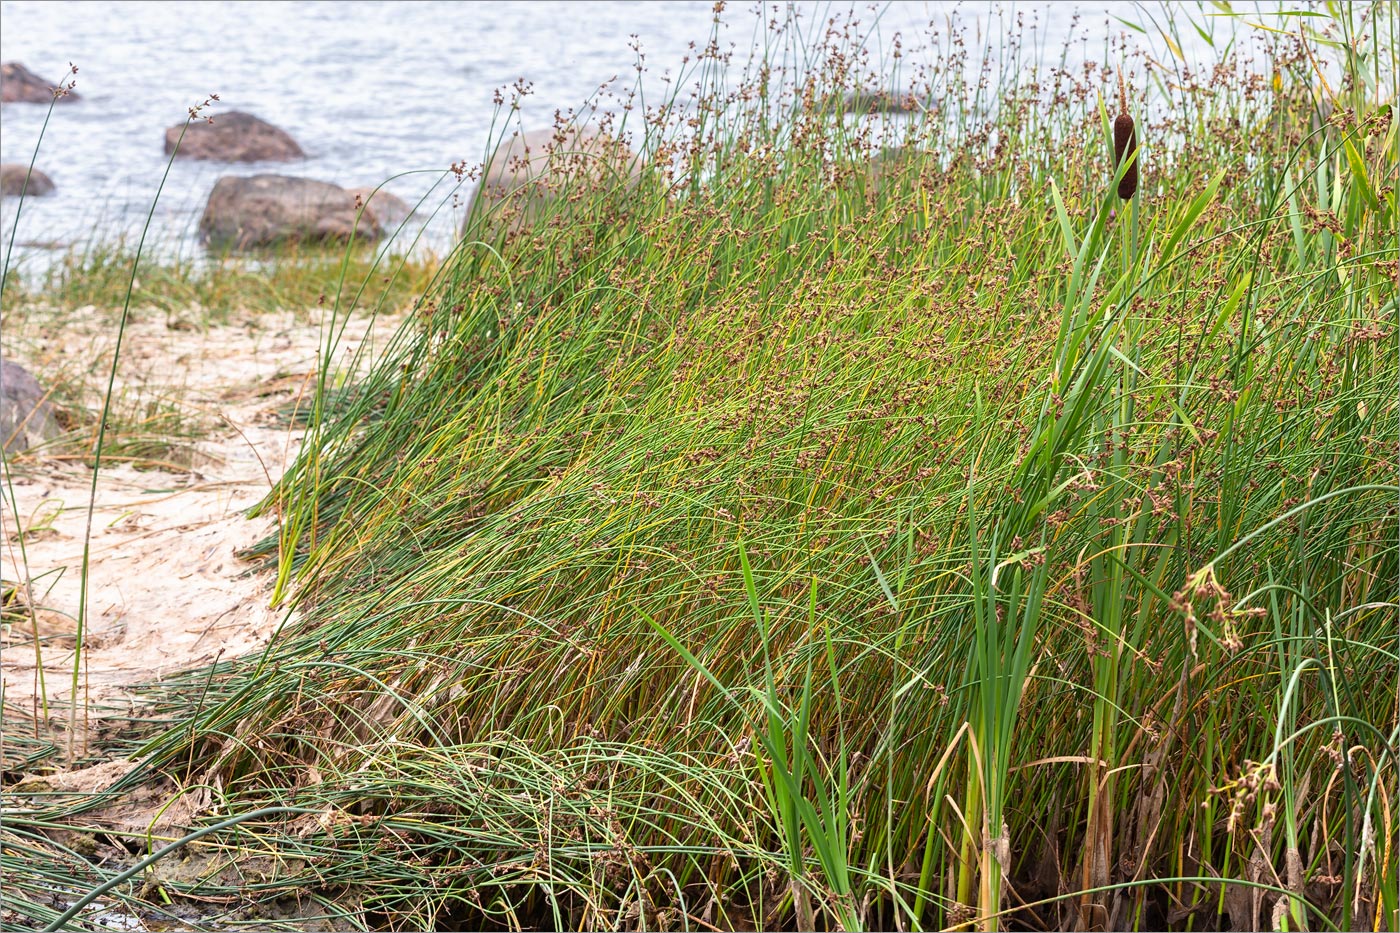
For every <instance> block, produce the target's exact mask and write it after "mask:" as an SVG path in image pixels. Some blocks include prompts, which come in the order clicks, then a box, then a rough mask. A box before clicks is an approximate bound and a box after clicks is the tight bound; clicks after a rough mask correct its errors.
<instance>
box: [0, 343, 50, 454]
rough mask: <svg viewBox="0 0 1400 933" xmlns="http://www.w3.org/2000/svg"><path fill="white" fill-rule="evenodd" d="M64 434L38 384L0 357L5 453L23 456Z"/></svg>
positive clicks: (1, 432)
mask: <svg viewBox="0 0 1400 933" xmlns="http://www.w3.org/2000/svg"><path fill="white" fill-rule="evenodd" d="M62 433H63V428H62V427H61V426H60V425H59V423H58V420H57V419H56V418H55V417H54V408H53V405H51V404H50V403H49V400H48V393H47V392H45V391H44V388H43V387H42V386H41V385H39V381H38V380H37V379H35V378H34V377H33V376H31V375H30V374H29V370H27V369H25V368H24V367H23V366H21V365H20V364H18V363H16V362H15V361H14V360H7V359H5V358H4V357H0V443H3V444H4V447H5V452H6V453H20V452H21V451H25V450H28V449H29V448H31V447H38V446H39V445H41V444H45V443H48V442H49V441H52V440H54V439H55V438H57V437H58V436H59V435H61V434H62Z"/></svg>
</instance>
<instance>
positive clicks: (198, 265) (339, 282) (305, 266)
mask: <svg viewBox="0 0 1400 933" xmlns="http://www.w3.org/2000/svg"><path fill="white" fill-rule="evenodd" d="M135 259H136V249H135V247H134V246H132V245H131V244H130V243H128V242H126V241H125V240H123V239H120V238H118V239H115V240H103V241H95V242H93V243H90V244H87V245H84V246H81V247H75V248H73V249H70V250H68V251H67V252H65V253H63V254H62V255H61V256H59V257H57V258H56V259H55V260H54V261H53V262H51V263H50V264H49V265H48V266H46V267H45V268H44V270H43V271H42V273H39V274H33V275H22V274H21V272H20V270H18V269H16V270H13V271H12V272H11V273H10V277H9V281H8V282H7V283H6V293H5V298H6V306H7V309H9V308H13V309H15V311H16V313H19V312H22V311H23V310H25V309H27V308H29V307H42V308H77V307H83V306H86V305H91V306H93V307H96V308H99V309H113V308H121V307H123V306H124V304H125V303H126V299H127V286H128V285H129V284H131V285H132V289H131V303H132V307H134V308H138V309H155V310H157V311H160V312H163V313H165V314H167V315H169V316H170V317H171V320H172V321H175V322H177V326H195V327H202V326H205V325H208V324H217V323H222V322H226V321H228V320H229V319H230V317H231V316H233V315H236V314H244V313H250V312H252V313H256V312H264V311H288V310H290V311H307V312H317V311H318V310H319V309H320V308H321V307H322V306H324V305H325V304H327V302H328V301H332V300H334V299H335V298H336V296H337V295H338V294H339V293H340V292H341V291H342V290H343V289H344V287H345V283H354V284H355V286H356V289H357V290H358V291H359V294H358V296H356V297H357V301H356V304H357V306H358V307H361V308H366V309H368V308H378V309H382V310H385V311H396V310H401V309H403V308H406V307H409V306H410V305H412V304H414V303H415V302H416V301H417V300H418V299H419V298H420V297H421V296H422V295H423V294H424V292H425V291H427V289H428V286H429V284H430V283H431V282H432V280H433V278H434V276H435V275H436V273H437V271H438V267H439V264H440V262H439V260H438V258H437V257H435V256H432V255H426V254H425V255H418V254H414V255H413V256H412V257H408V256H403V255H396V254H393V253H389V254H384V255H378V254H376V253H375V251H374V250H373V249H371V248H369V247H365V246H362V245H361V246H358V247H356V248H355V249H353V250H350V251H349V252H348V253H347V252H346V251H344V250H332V249H330V248H327V247H322V246H316V245H314V244H313V245H299V244H295V243H292V244H287V245H285V246H281V247H278V248H277V249H274V250H263V251H260V252H258V253H249V254H243V255H240V254H229V255H209V256H180V255H178V254H168V255H165V256H163V257H160V258H157V259H154V260H152V259H150V258H144V259H142V261H141V264H140V272H139V274H138V275H137V277H136V280H135V283H134V284H132V278H131V268H132V264H133V262H134V261H135ZM344 297H345V298H346V300H347V301H348V300H349V299H350V297H351V296H350V295H346V296H344Z"/></svg>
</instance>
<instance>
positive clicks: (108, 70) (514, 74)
mask: <svg viewBox="0 0 1400 933" xmlns="http://www.w3.org/2000/svg"><path fill="white" fill-rule="evenodd" d="M764 9H765V11H767V12H768V13H769V15H771V13H772V11H773V10H774V9H775V8H774V7H773V6H772V5H771V4H770V5H768V6H767V7H765V8H764ZM797 9H798V11H799V12H800V13H801V15H802V16H804V17H806V18H807V21H808V22H809V24H811V27H812V28H813V29H814V30H815V28H816V24H817V23H818V22H820V21H822V19H824V18H825V17H826V16H829V15H833V14H841V13H850V12H851V11H853V10H854V15H855V17H856V18H857V19H859V20H862V21H864V22H866V23H876V22H878V30H877V32H876V33H875V40H874V41H875V42H876V43H877V44H879V45H881V46H883V47H886V48H888V47H889V43H890V42H892V41H893V37H894V35H895V34H896V33H900V34H901V36H902V40H901V44H902V46H903V48H904V50H905V51H906V53H910V54H913V55H918V54H919V52H918V49H919V47H920V36H921V35H927V32H928V28H929V23H930V22H943V21H944V20H945V19H946V17H949V16H957V17H960V18H961V19H963V20H964V21H966V22H968V23H969V24H975V28H976V29H977V30H980V31H982V32H983V33H984V34H985V32H987V31H988V30H990V31H991V32H992V33H993V34H996V33H997V32H999V31H1001V30H1003V29H1005V28H1006V20H1007V19H1008V18H1010V17H1014V16H1015V15H1017V14H1018V13H1020V14H1021V15H1023V16H1025V17H1026V23H1027V24H1029V23H1030V22H1031V21H1032V19H1033V18H1035V19H1036V20H1037V21H1038V23H1039V26H1038V32H1037V34H1036V35H1037V36H1038V37H1039V38H1038V40H1037V41H1039V42H1042V43H1043V45H1044V48H1045V49H1046V50H1047V54H1049V53H1053V54H1054V56H1055V57H1056V58H1057V59H1058V56H1059V51H1060V46H1061V44H1062V41H1063V39H1064V37H1065V36H1066V35H1068V34H1069V30H1070V24H1071V17H1072V15H1073V13H1074V11H1075V9H1076V7H1074V6H1071V5H1070V4H1059V5H1056V6H1054V7H1050V8H1046V7H1044V6H1042V5H1039V4H1036V5H1029V4H1022V5H1018V6H1000V5H999V6H997V7H993V6H991V5H989V4H985V3H981V4H979V3H963V4H955V3H941V2H917V3H916V2H906V3H892V4H888V5H885V6H881V7H878V8H877V7H874V6H860V7H850V6H834V5H828V4H817V3H804V4H798V5H797ZM1078 9H1079V10H1080V11H1082V12H1083V14H1084V15H1083V18H1082V20H1081V21H1080V23H1079V26H1078V28H1077V30H1076V33H1075V34H1076V35H1077V36H1080V35H1082V36H1084V37H1085V39H1086V41H1085V44H1084V45H1083V46H1082V47H1081V48H1082V49H1083V50H1084V51H1085V52H1087V54H1089V55H1090V56H1099V55H1101V54H1102V49H1103V40H1104V37H1105V36H1107V35H1109V34H1110V33H1114V34H1116V33H1118V32H1121V31H1123V30H1124V27H1122V25H1121V24H1119V23H1118V22H1116V21H1115V20H1114V19H1113V18H1112V17H1113V16H1122V17H1124V18H1127V19H1132V20H1134V21H1138V22H1142V21H1144V10H1146V11H1149V12H1150V11H1152V10H1153V7H1152V6H1151V5H1148V6H1146V7H1143V8H1138V7H1136V6H1135V5H1134V4H1130V3H1105V2H1099V3H1084V4H1081V5H1079V7H1078ZM1156 12H1157V14H1158V15H1160V13H1161V10H1160V9H1158V10H1157V11H1156ZM723 18H724V23H725V25H724V27H723V28H722V30H721V33H720V34H721V37H722V41H723V42H725V43H732V45H733V46H734V47H735V48H736V50H737V52H738V55H739V56H743V55H746V54H747V50H748V49H749V48H750V47H751V45H752V42H753V37H754V32H755V24H756V22H757V20H756V14H755V12H754V8H753V7H749V6H741V5H739V4H733V5H731V6H730V7H729V8H728V9H727V10H726V12H725V13H724V17H723ZM712 19H713V9H712V4H711V3H709V2H685V0H680V2H667V3H654V2H648V3H638V2H620V0H609V2H592V3H588V2H530V3H490V2H476V3H459V2H443V0H428V2H400V0H392V2H349V3H342V2H288V0H276V2H242V3H180V2H149V3H147V2H104V3H78V2H69V3H64V2H22V0H5V2H4V3H3V4H0V23H2V24H3V29H2V30H0V58H3V60H5V61H20V62H23V63H24V64H25V65H27V66H28V67H29V68H30V69H31V70H33V71H35V72H37V73H38V74H39V75H40V76H42V77H43V78H45V79H46V80H50V81H58V80H60V79H61V78H62V77H63V75H64V72H65V70H66V68H67V65H68V63H69V62H73V63H75V64H76V65H77V66H78V68H79V73H78V75H77V82H78V83H77V91H78V92H79V93H80V94H81V95H82V100H81V101H79V102H76V103H72V104H60V105H59V106H57V107H56V108H54V112H53V117H52V120H51V121H50V123H49V126H48V129H47V131H46V132H45V133H44V137H43V144H42V147H41V149H40V152H39V158H38V162H37V163H36V164H37V167H38V168H40V169H42V170H43V171H44V172H46V173H47V174H48V175H49V176H50V177H51V178H52V179H53V180H54V183H55V184H56V186H57V193H56V194H55V195H54V196H52V197H47V198H40V199H34V200H27V201H26V202H25V204H24V207H23V209H22V215H21V217H20V225H19V230H18V233H17V235H16V237H15V242H16V245H17V247H18V248H17V249H16V255H17V257H18V258H19V259H20V260H21V263H22V267H23V268H29V269H33V268H35V267H36V266H38V267H42V266H43V265H44V264H45V263H46V262H47V261H48V260H47V259H46V257H49V256H52V255H54V254H55V251H56V250H58V249H62V248H66V247H74V246H76V247H82V246H83V244H85V243H87V242H89V241H93V240H96V241H110V240H111V239H113V238H114V237H115V236H117V235H122V234H125V235H127V236H135V235H136V234H137V233H139V230H140V227H141V225H142V223H143V222H144V220H145V217H146V213H147V211H148V210H149V209H150V207H151V203H152V200H153V198H154V196H155V193H156V189H157V186H158V184H159V182H160V179H161V175H162V173H163V172H164V171H165V167H166V161H167V160H166V156H165V154H164V152H163V150H162V146H163V139H164V130H165V128H166V127H168V126H172V125H175V124H177V123H180V122H182V121H183V120H184V118H185V116H186V112H187V109H188V108H189V107H190V106H192V105H194V104H197V103H199V102H200V101H202V100H203V99H204V98H205V97H206V96H207V95H208V94H210V93H211V92H212V93H217V94H219V95H220V97H221V99H222V100H221V103H220V104H218V105H216V106H215V108H214V109H213V110H212V111H211V112H212V113H213V114H215V116H216V117H217V114H218V113H219V112H220V110H235V109H236V110H246V111H249V112H252V113H254V114H257V115H258V116H260V117H262V118H264V119H266V120H268V121H270V122H271V123H273V124H275V125H277V126H279V127H281V128H283V129H285V130H287V131H288V132H290V133H291V134H292V136H293V137H295V138H296V139H297V140H298V142H300V144H301V145H302V147H303V148H304V149H305V150H306V152H307V154H308V157H307V159H306V160H305V161H304V162H297V163H289V164H278V165H258V164H234V165H226V164H211V163H201V162H192V161H183V160H182V161H179V162H177V163H176V164H175V165H174V167H173V168H172V170H171V172H170V176H169V180H168V181H167V183H166V186H165V190H164V193H163V194H162V195H161V198H160V200H159V202H158V203H157V206H156V217H155V222H154V225H153V231H154V236H155V239H156V242H157V243H158V244H159V248H160V249H163V250H167V251H168V250H176V251H179V252H182V253H185V252H187V253H189V254H197V253H198V250H199V246H198V241H197V238H196V236H195V225H196V223H197V222H198V218H199V214H200V212H201V211H202V209H203V205H204V201H205V199H206V198H207V196H208V193H209V190H210V188H211V187H212V186H213V184H214V181H215V180H216V179H217V178H218V177H219V176H220V175H224V174H237V175H251V174H256V173H258V172H264V171H271V172H278V173H283V174H295V175H304V176H307V177H311V178H317V179H320V180H324V181H331V182H334V183H336V184H340V185H344V186H346V187H355V186H360V185H371V186H372V185H377V184H379V183H381V182H384V181H385V180H386V179H390V178H392V177H393V176H396V175H400V174H401V173H405V172H418V173H419V174H414V175H409V176H407V177H402V178H397V179H395V180H392V181H390V182H389V183H388V184H387V185H386V187H387V188H388V190H391V191H393V192H394V193H396V194H398V195H400V196H402V197H404V198H406V199H408V200H410V201H414V200H416V198H417V197H418V196H419V195H421V194H423V193H424V192H425V191H427V190H428V189H429V188H430V187H431V186H432V185H433V184H434V183H435V182H438V181H439V180H440V179H441V177H442V173H443V171H444V170H445V169H446V168H447V166H449V165H450V164H451V163H453V162H456V161H466V162H468V163H479V162H480V161H481V160H482V159H483V158H484V156H485V155H486V151H485V149H486V146H487V143H488V140H489V135H490V129H491V126H492V121H493V117H495V115H496V113H497V108H496V106H495V104H494V103H493V100H492V98H493V93H494V92H495V90H496V89H497V88H500V87H503V86H507V85H510V84H512V83H514V82H516V81H517V80H519V79H521V78H524V79H526V80H527V81H529V82H532V84H533V91H532V93H531V94H530V96H529V97H527V98H526V99H525V103H524V107H523V109H522V113H521V122H522V123H523V124H524V125H525V126H526V127H527V128H531V127H535V126H540V125H548V124H549V123H550V122H552V119H553V114H554V112H555V110H556V109H567V108H570V107H577V106H579V105H580V104H581V103H582V102H583V101H585V100H586V99H587V98H589V97H590V96H591V95H593V94H594V93H595V92H596V91H597V89H598V88H599V87H600V86H602V85H605V84H607V83H608V82H610V81H613V80H614V79H616V80H617V86H620V87H624V88H625V87H630V86H631V84H632V82H633V80H634V78H635V72H634V71H633V68H634V65H635V63H636V55H635V53H634V52H633V50H632V48H631V47H630V44H631V41H632V40H631V39H630V38H629V37H631V36H633V35H635V36H637V37H638V40H639V41H640V44H641V48H642V50H643V52H644V53H645V56H646V68H647V72H646V74H645V76H644V86H647V87H651V88H657V89H659V88H661V87H663V86H664V84H663V82H664V80H665V78H666V77H667V76H668V74H669V75H674V74H675V73H676V72H677V70H678V69H679V68H681V63H682V59H683V58H684V56H685V55H686V53H687V51H688V50H689V46H690V44H691V43H696V44H699V45H703V44H704V43H705V41H706V40H707V39H708V37H709V35H710V32H711V28H712ZM994 44H995V43H994ZM1208 51H1209V50H1208V48H1207V47H1206V46H1205V45H1204V43H1200V44H1198V45H1197V46H1196V47H1195V48H1191V47H1188V50H1187V54H1188V55H1193V54H1202V55H1204V54H1206V53H1207V52H1208ZM46 109H47V108H46V107H44V106H36V105H26V104H6V105H5V106H4V107H3V113H2V114H0V160H3V161H5V162H21V163H28V161H29V158H30V155H31V153H32V151H33V148H34V145H35V141H36V140H37V139H38V138H39V133H40V128H41V126H42V124H43V120H44V115H45V111H46ZM436 200H437V199H436V198H434V202H436ZM17 203H18V202H17V200H16V199H14V198H7V199H5V200H4V204H3V208H0V220H3V236H2V237H0V239H2V240H3V242H8V241H9V239H10V230H11V224H12V223H13V221H14V216H15V210H16V206H17ZM456 210H457V211H460V210H461V208H457V209H456ZM453 213H454V210H453V209H451V208H449V209H447V210H444V211H443V212H442V213H441V214H440V215H439V217H438V218H437V219H436V220H434V221H433V223H432V225H431V226H430V228H429V229H428V231H427V233H426V236H427V241H428V242H429V243H430V244H432V245H434V246H435V247H436V248H439V249H441V248H443V247H445V246H446V245H448V244H450V242H451V235H452V230H453V229H454V221H455V218H454V217H453Z"/></svg>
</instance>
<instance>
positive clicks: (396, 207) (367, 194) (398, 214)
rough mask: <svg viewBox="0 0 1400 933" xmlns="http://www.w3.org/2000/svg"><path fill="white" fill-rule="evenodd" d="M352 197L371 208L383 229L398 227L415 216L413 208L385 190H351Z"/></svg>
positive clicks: (370, 210)
mask: <svg viewBox="0 0 1400 933" xmlns="http://www.w3.org/2000/svg"><path fill="white" fill-rule="evenodd" d="M347 190H348V191H349V192H350V193H351V194H352V195H354V196H355V197H358V198H359V199H360V202H361V203H362V204H364V205H366V206H367V207H368V208H369V212H370V213H371V214H373V215H374V219H375V220H376V221H378V222H379V226H380V227H381V228H382V229H386V230H387V229H388V228H390V227H397V226H398V225H399V224H401V223H403V222H404V221H405V220H407V219H408V218H409V217H411V216H412V215H413V206H412V205H411V204H409V203H408V202H407V201H405V200H404V199H403V198H401V197H399V196H398V195H396V194H390V193H389V192H388V191H385V190H384V189H383V188H380V189H378V190H377V191H376V190H375V189H374V188H349V189H347Z"/></svg>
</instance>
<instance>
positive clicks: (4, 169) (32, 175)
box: [0, 162, 53, 198]
mask: <svg viewBox="0 0 1400 933" xmlns="http://www.w3.org/2000/svg"><path fill="white" fill-rule="evenodd" d="M26 175H28V176H29V184H28V185H27V186H26V185H25V183H24V179H25V176H26ZM46 194H53V179H51V178H49V176H47V175H45V174H44V173H43V172H41V171H39V170H38V169H37V168H36V169H35V170H34V171H32V172H31V171H30V170H29V166H27V165H21V164H19V163H18V162H5V163H3V164H0V197H7V198H17V197H19V196H20V195H23V196H24V197H26V198H42V197H43V196H44V195H46Z"/></svg>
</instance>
